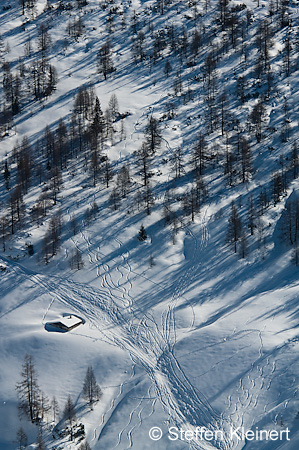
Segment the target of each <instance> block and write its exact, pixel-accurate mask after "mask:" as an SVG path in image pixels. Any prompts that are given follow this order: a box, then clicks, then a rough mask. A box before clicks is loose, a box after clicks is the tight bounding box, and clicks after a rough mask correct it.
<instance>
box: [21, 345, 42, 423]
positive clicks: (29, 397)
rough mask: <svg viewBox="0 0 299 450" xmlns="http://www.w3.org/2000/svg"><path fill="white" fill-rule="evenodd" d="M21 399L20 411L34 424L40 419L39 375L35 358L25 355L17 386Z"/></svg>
mask: <svg viewBox="0 0 299 450" xmlns="http://www.w3.org/2000/svg"><path fill="white" fill-rule="evenodd" d="M16 389H17V394H18V398H19V410H20V412H21V413H24V414H25V415H26V416H27V417H28V418H29V419H30V420H31V422H32V423H34V422H37V421H38V420H39V419H40V413H41V391H40V388H39V386H38V382H37V373H36V370H35V366H34V360H33V357H32V356H31V355H29V354H26V355H25V358H24V363H23V367H22V372H21V381H20V382H18V383H17V385H16Z"/></svg>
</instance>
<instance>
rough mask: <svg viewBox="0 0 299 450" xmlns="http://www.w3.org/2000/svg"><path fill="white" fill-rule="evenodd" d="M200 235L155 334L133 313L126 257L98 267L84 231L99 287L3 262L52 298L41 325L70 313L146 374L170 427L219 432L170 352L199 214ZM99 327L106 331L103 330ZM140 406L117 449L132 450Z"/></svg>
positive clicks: (149, 320) (150, 323)
mask: <svg viewBox="0 0 299 450" xmlns="http://www.w3.org/2000/svg"><path fill="white" fill-rule="evenodd" d="M201 229H202V231H201V233H202V236H201V240H200V242H198V239H197V238H196V236H195V235H194V233H192V231H191V229H189V233H190V235H191V236H192V238H193V240H194V252H193V256H192V258H191V259H190V261H188V263H187V265H186V270H185V273H184V274H183V275H182V276H181V278H180V279H179V280H178V281H177V282H176V287H175V289H174V293H173V295H172V299H171V301H170V303H169V305H168V306H167V308H166V311H164V313H163V314H162V324H163V326H162V330H161V329H160V328H159V325H158V323H157V322H156V320H155V316H154V314H152V313H150V312H147V313H144V314H143V315H142V317H140V316H139V315H138V314H137V312H135V311H134V309H133V304H134V299H133V298H132V296H131V293H130V291H131V289H132V281H131V274H132V271H131V266H130V263H129V259H130V255H129V253H127V256H122V257H121V258H120V261H115V267H111V266H109V264H106V263H105V264H102V263H101V260H102V257H103V254H102V253H101V252H100V251H99V245H97V246H95V245H94V243H91V241H90V238H89V237H88V236H87V234H86V233H85V232H83V231H81V237H82V238H83V239H84V241H85V243H86V246H87V252H88V258H89V263H90V265H92V266H94V267H95V268H96V270H97V276H98V278H99V281H100V283H99V285H100V287H94V286H90V285H88V284H85V283H81V282H78V281H74V280H72V279H66V278H65V277H62V276H58V275H46V274H38V273H35V272H34V271H32V270H29V269H27V268H25V267H23V266H22V265H21V264H20V263H18V262H13V263H12V262H11V261H9V260H6V263H7V264H9V266H10V267H11V268H12V270H14V272H15V274H16V275H17V276H18V277H21V278H22V277H23V278H26V279H27V278H29V279H30V280H31V282H32V283H34V284H36V285H38V286H39V287H40V288H41V289H43V291H44V292H46V293H48V294H49V295H50V296H51V297H52V298H51V302H50V304H49V306H48V308H47V310H46V311H45V313H44V315H43V319H42V321H43V323H45V321H46V318H47V314H48V312H49V310H50V309H51V307H52V305H53V303H54V302H56V301H57V302H59V303H61V304H64V305H66V306H67V307H68V308H69V307H71V308H72V309H73V310H75V311H76V313H77V314H78V315H80V316H81V317H83V318H84V319H85V320H86V321H88V322H89V323H90V324H91V325H93V326H94V327H96V328H97V329H98V330H99V331H100V333H101V339H102V340H104V341H105V342H108V343H110V344H111V345H114V346H117V347H119V348H121V349H123V350H124V351H126V352H128V354H129V355H130V358H131V360H132V362H133V363H134V364H137V365H139V366H141V367H143V368H144V370H145V372H146V373H147V374H148V376H149V378H150V380H151V382H152V387H153V389H154V392H155V396H154V398H155V399H156V398H157V399H159V400H160V401H161V404H162V405H163V406H164V409H165V411H166V412H167V413H168V414H169V417H170V421H171V422H172V423H174V424H176V425H177V426H184V427H186V428H191V427H196V426H206V427H207V428H208V429H210V430H216V429H220V428H223V423H222V422H223V418H221V417H220V416H219V415H218V414H217V412H216V411H214V410H213V408H212V407H211V406H210V405H209V402H208V400H207V399H206V398H205V397H204V395H203V394H201V393H200V392H199V391H198V390H197V389H195V388H194V387H193V386H192V384H191V383H190V381H189V380H188V378H187V376H186V375H185V373H184V371H183V369H182V368H181V366H180V365H179V362H178V361H177V359H176V357H175V355H174V351H173V350H174V345H175V342H176V331H175V326H176V325H175V312H174V309H175V305H176V302H177V301H178V299H179V298H180V296H181V295H182V294H183V292H184V289H185V288H186V286H187V285H188V283H189V282H190V280H191V277H192V271H193V268H194V265H195V262H196V252H197V251H198V249H199V248H202V247H203V246H204V245H205V242H206V240H207V238H208V231H207V226H206V223H205V214H203V221H202V227H201ZM115 243H116V244H117V245H118V246H121V245H122V242H121V241H120V240H119V239H116V240H115ZM95 248H96V249H95ZM114 275H115V277H114ZM134 276H135V275H134ZM103 324H106V325H104V326H103ZM77 334H80V333H77ZM121 390H122V388H120V393H119V394H118V395H117V397H116V398H115V399H113V401H112V403H111V406H110V412H106V416H105V417H103V418H102V420H103V422H105V423H106V424H107V423H108V422H109V421H110V420H111V419H112V418H113V411H115V408H117V405H119V401H118V400H120V399H121V397H122V395H121ZM143 402H144V400H142V399H141V400H140V402H139V403H138V405H137V406H136V409H135V410H133V411H132V413H131V416H130V420H129V422H128V423H127V425H126V426H125V429H126V431H124V430H123V431H122V434H121V437H120V439H119V445H118V446H119V448H123V447H122V445H123V444H121V443H122V439H123V438H122V436H123V435H124V433H126V436H127V440H128V443H129V444H128V446H127V447H126V448H127V449H130V448H132V446H133V435H134V432H136V430H137V429H138V428H139V427H140V426H141V423H142V411H143V405H142V403H143ZM133 418H134V420H133ZM133 422H134V423H133ZM104 426H105V425H104ZM96 435H98V437H97V439H99V438H100V436H101V433H99V432H97V431H96V430H95V436H96ZM189 444H190V448H192V449H213V448H221V449H223V450H227V449H228V448H229V443H228V442H226V441H223V442H221V443H220V444H219V443H218V444H216V446H214V445H213V443H209V442H200V443H199V442H198V441H195V440H194V441H191V442H189Z"/></svg>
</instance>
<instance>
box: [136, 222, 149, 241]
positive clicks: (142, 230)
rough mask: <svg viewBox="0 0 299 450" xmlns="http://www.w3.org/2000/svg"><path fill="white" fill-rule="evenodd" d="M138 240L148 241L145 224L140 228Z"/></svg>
mask: <svg viewBox="0 0 299 450" xmlns="http://www.w3.org/2000/svg"><path fill="white" fill-rule="evenodd" d="M138 239H139V241H145V240H146V239H147V234H146V231H145V228H144V226H143V224H141V227H140V230H139V233H138Z"/></svg>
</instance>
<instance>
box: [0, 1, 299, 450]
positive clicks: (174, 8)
mask: <svg viewBox="0 0 299 450" xmlns="http://www.w3.org/2000/svg"><path fill="white" fill-rule="evenodd" d="M269 3H270V5H269ZM274 3H276V2H274ZM221 4H222V7H223V10H222V13H223V17H222V16H221V14H220V12H219V11H220V5H221ZM0 5H1V8H2V9H1V12H0V33H1V36H2V38H3V46H2V47H1V49H0V51H1V58H2V62H4V61H10V66H11V73H12V77H13V78H12V80H13V81H12V84H13V86H14V87H13V89H12V91H13V93H14V94H13V95H16V87H15V86H16V83H17V81H16V79H15V78H14V77H16V75H17V74H20V81H19V82H20V83H21V94H20V101H19V105H18V108H19V110H18V111H17V112H16V111H14V115H13V117H12V121H11V122H10V124H8V126H7V128H6V127H5V125H4V126H3V125H1V132H2V135H3V136H2V140H1V141H0V156H1V161H2V162H3V164H2V169H1V177H2V179H1V183H0V195H1V205H0V206H1V211H0V214H1V216H0V220H1V222H0V225H1V226H0V229H1V230H2V231H0V239H1V253H0V263H1V267H2V269H3V270H1V271H0V283H1V303H0V321H1V322H0V337H1V347H0V355H1V363H2V364H1V367H2V370H1V374H0V377H1V378H0V380H1V383H0V402H1V403H0V417H1V420H0V448H1V449H5V450H12V449H16V448H18V444H17V443H16V434H17V431H18V430H19V428H20V426H22V427H23V429H24V430H25V432H26V434H27V435H28V448H36V446H35V443H36V442H37V434H38V429H39V428H41V429H42V431H43V439H44V441H45V444H46V448H48V449H55V448H56V449H58V448H59V449H76V448H79V447H80V445H81V444H82V441H81V442H80V441H79V439H75V440H74V441H70V440H69V437H68V436H62V435H61V436H59V434H58V432H59V430H62V429H63V428H64V427H65V425H66V423H65V420H64V418H63V414H62V411H63V408H64V405H65V403H66V400H67V398H68V395H71V397H72V399H73V402H74V403H75V407H76V415H77V421H78V422H80V423H83V424H84V427H85V431H86V440H87V441H88V443H89V445H90V447H91V448H92V449H95V450H100V449H106V450H107V449H109V450H112V449H118V450H125V449H134V450H141V449H142V450H144V449H150V448H151V449H152V448H153V447H155V448H156V449H157V450H158V449H163V450H164V449H189V448H190V449H203V450H212V449H217V448H218V449H221V450H228V449H235V450H240V449H243V448H246V450H251V449H257V448H258V449H259V450H263V449H271V450H274V449H275V450H276V449H280V450H285V449H287V450H295V449H297V448H298V445H299V430H298V427H299V424H298V411H299V404H298V393H297V392H298V369H299V367H298V365H299V361H298V354H297V351H298V345H299V344H298V342H299V341H298V339H299V334H298V301H297V298H298V295H299V287H298V281H297V279H298V266H296V265H295V264H294V263H293V261H294V259H296V254H297V251H298V249H297V240H296V239H295V238H294V239H293V242H292V243H291V242H289V241H290V239H289V238H288V237H287V238H285V239H284V240H283V239H281V235H282V234H286V235H287V236H288V233H291V234H292V233H293V231H290V229H292V230H293V228H294V227H295V228H294V229H295V234H296V231H297V218H298V217H297V215H298V214H297V209H298V205H297V204H296V190H297V189H298V186H297V185H298V179H297V176H298V158H297V154H295V150H294V148H295V142H296V138H297V134H298V119H297V116H298V101H297V100H298V81H299V80H298V63H297V57H296V55H297V50H298V14H299V5H298V2H296V1H290V2H288V5H287V7H288V9H287V10H286V11H285V12H284V14H282V12H281V11H282V10H283V2H278V6H279V8H278V10H276V8H277V7H276V5H275V4H274V5H272V6H273V11H272V12H271V7H272V6H271V2H266V1H263V0H260V1H259V2H257V1H250V0H244V1H243V2H239V1H230V2H229V1H228V2H225V1H224V2H218V1H216V0H215V1H214V0H211V1H209V0H206V1H198V2H196V1H195V2H189V3H188V4H187V3H186V2H170V1H169V2H166V1H165V2H164V1H163V0H160V1H159V2H154V1H141V2H140V1H137V0H136V1H135V0H133V1H128V2H127V1H122V2H120V1H118V0H115V1H110V2H107V3H106V2H104V1H98V0H89V1H88V2H87V4H85V2H77V1H76V2H75V1H74V2H60V7H59V2H52V1H50V2H48V3H47V4H46V2H42V1H37V3H36V7H35V9H34V10H33V11H31V10H30V9H29V8H25V14H24V15H22V8H21V6H20V5H19V4H18V3H17V2H14V1H12V0H11V1H10V2H9V3H8V2H0ZM233 13H234V14H235V15H233ZM226 14H227V16H226ZM79 17H81V20H82V23H83V25H84V28H83V31H82V33H79V35H78V36H75V37H74V36H73V37H72V36H71V35H70V34H68V30H70V27H71V25H70V24H72V23H75V22H76V21H78V19H79ZM41 24H44V25H46V26H47V28H48V32H49V35H50V37H51V42H50V43H48V48H47V49H46V50H45V52H44V53H43V52H42V51H41V50H40V49H39V45H40V44H39V40H38V39H39V38H38V36H40V26H41ZM67 24H69V25H68V27H67ZM267 27H269V29H270V31H269V32H268V34H267V33H266V32H265V29H266V28H267ZM196 30H197V32H198V36H196V34H195V31H196ZM259 30H260V31H259ZM261 30H262V31H261ZM234 33H235V34H234ZM265 33H266V34H265ZM261 36H262V37H261ZM290 36H291V44H290V50H289V54H288V53H287V42H288V41H287V40H288V38H290ZM108 38H109V41H110V44H109V45H111V49H112V50H111V58H112V60H113V65H114V68H115V70H113V71H111V73H109V71H108V73H107V79H105V77H104V75H103V73H102V72H101V63H100V59H99V56H98V52H99V51H101V49H102V48H103V45H104V44H105V43H107V39H108ZM29 40H30V42H31V44H30V45H31V46H32V49H31V51H30V52H29V50H28V45H29V44H28V42H29ZM138 45H139V47H138ZM132 48H133V50H132ZM133 53H134V54H135V58H133V56H132V55H133ZM24 55H25V56H24ZM287 55H288V56H287ZM45 59H46V60H47V64H50V65H52V66H53V67H55V68H56V71H57V85H56V86H55V89H53V90H52V92H51V93H50V94H49V95H48V94H47V95H46V96H41V98H35V94H34V92H33V91H34V90H32V83H33V81H34V73H35V72H34V66H33V65H32V63H33V62H34V61H38V67H40V65H41V64H42V61H43V60H45ZM166 62H168V63H169V66H168V68H167V66H166ZM22 63H23V64H24V65H25V67H23V66H22ZM47 67H48V66H47ZM269 67H270V69H269ZM45 70H48V69H45ZM22 71H23V74H22ZM168 72H169V73H168ZM2 79H5V65H4V66H3V68H2ZM80 87H83V88H87V89H88V92H89V94H90V96H91V97H92V96H93V95H94V96H95V95H96V96H97V97H98V98H99V100H100V103H101V108H102V110H103V111H105V110H106V108H108V109H109V108H110V106H111V96H112V94H115V95H116V96H117V99H118V103H119V114H116V116H115V118H114V119H111V117H110V119H109V120H110V128H109V127H108V126H107V135H106V136H105V139H103V141H102V142H101V144H99V147H98V148H97V149H96V151H98V155H97V157H98V160H97V164H98V167H97V168H96V169H97V170H95V166H94V159H93V157H94V154H95V153H94V152H92V151H91V149H92V148H93V147H92V145H93V144H91V143H90V141H89V140H88V138H87V137H86V136H85V134H84V133H83V138H82V140H83V144H82V148H81V140H80V139H81V138H80V139H79V138H78V137H74V136H75V134H76V132H77V131H78V129H79V126H80V125H78V122H76V121H75V119H73V118H74V111H75V108H74V104H76V98H77V100H78V97H76V96H77V95H78V92H79V91H78V89H79V88H80ZM7 92H10V91H9V89H8V88H7V87H6V88H5V82H4V90H3V92H2V93H1V101H2V107H3V108H2V109H3V110H5V107H7V108H8V107H9V104H10V102H11V101H12V100H11V97H10V96H9V95H8V94H7ZM5 95H7V97H6V99H5ZM91 103H92V102H91ZM258 104H262V105H263V108H262V109H261V110H260V111H262V112H261V115H260V117H259V111H258V109H255V106H256V105H258ZM109 105H110V106H109ZM110 109H111V108H110ZM109 114H111V111H110V113H109ZM109 114H107V113H106V116H105V120H108V119H107V117H108V116H109ZM151 117H154V118H155V119H156V120H157V123H158V126H159V131H160V133H161V139H160V140H161V142H159V143H158V144H159V145H157V148H155V149H154V151H153V152H152V153H151V154H149V155H148V160H147V161H146V163H147V164H148V167H147V170H148V174H147V175H148V180H149V181H148V184H147V185H146V186H144V184H146V183H145V182H144V173H143V175H142V170H144V169H142V167H143V168H144V166H142V164H140V155H141V152H140V149H141V148H142V144H143V142H144V140H145V139H146V138H147V139H148V136H146V133H147V131H146V130H147V126H148V124H149V120H150V118H151ZM59 119H63V120H64V122H65V124H66V127H67V128H66V129H67V133H68V136H69V146H70V148H71V150H69V153H68V155H67V157H66V161H65V162H61V170H60V169H59V171H60V172H59V174H60V176H61V181H59V183H58V181H57V180H58V177H57V178H55V176H56V175H53V172H52V169H53V167H52V166H53V165H54V162H55V161H54V160H51V157H50V156H49V154H51V152H53V154H54V151H53V148H52V147H51V145H52V144H51V143H49V142H50V139H49V138H48V141H47V137H46V130H45V128H46V127H47V126H48V127H49V129H48V130H51V131H52V132H53V136H57V134H55V133H56V132H57V127H58V124H59ZM72 120H73V122H72ZM84 121H85V122H84V125H83V127H86V130H87V129H89V128H88V127H89V126H90V121H91V119H90V117H88V118H84ZM4 122H5V120H4ZM72 123H73V125H74V124H75V125H74V128H72ZM259 127H260V129H259ZM108 128H109V129H108ZM74 129H76V131H74V134H72V133H73V130H74ZM86 130H85V131H86ZM111 130H112V131H111ZM24 136H27V137H28V139H29V143H30V145H31V152H30V159H31V162H30V163H29V167H30V171H31V175H30V176H29V179H30V181H29V182H28V186H27V185H26V175H24V177H25V178H24V179H25V181H24V179H22V174H23V173H24V172H23V171H22V168H24V167H26V164H27V163H26V161H25V160H20V155H23V154H25V153H26V149H25V150H24V148H25V144H24V141H23V139H24ZM48 136H49V134H48ZM200 136H202V137H204V141H205V144H204V150H203V153H204V155H203V156H202V161H201V163H202V164H203V167H202V168H201V169H200V172H202V173H200V176H198V173H197V172H198V170H199V168H198V167H196V168H195V167H194V161H195V157H194V149H195V148H196V146H197V148H199V147H200V139H201V138H200ZM55 139H56V138H55ZM79 140H80V151H79V150H78V147H79ZM158 140H159V139H158ZM245 140H246V142H247V143H248V146H249V148H250V154H249V153H246V148H245V147H246V145H245V144H244V142H245ZM22 142H23V143H22ZM59 142H61V141H59V139H58V140H56V141H55V144H53V147H55V146H56V147H55V148H56V149H57V148H58V147H59ZM201 142H203V141H201ZM47 145H49V148H48V149H47ZM22 146H23V147H22ZM178 149H181V150H180V152H178ZM48 150H49V151H48ZM18 152H19V153H18ZM18 155H19V156H18ZM197 157H198V154H197ZM107 158H108V159H107ZM108 160H109V161H110V165H111V170H112V171H113V172H114V176H113V178H111V179H110V178H109V179H108V180H105V168H107V166H105V163H106V162H107V161H108ZM20 161H21V162H20ZM143 162H144V161H143ZM5 164H7V168H8V170H9V176H5V173H6V175H7V172H5V171H6V166H5ZM198 164H199V162H198ZM179 165H182V167H179ZM123 167H127V168H129V169H128V170H129V173H130V176H129V178H130V183H128V184H127V186H126V189H127V192H126V193H125V194H124V195H122V193H121V192H120V191H121V177H120V176H119V174H120V173H121V170H122V168H123ZM196 173H197V176H196ZM273 174H276V175H275V176H276V178H275V176H273ZM55 180H56V182H57V183H58V184H59V186H58V188H57V186H56V187H55ZM22 183H23V184H22ZM107 184H108V187H107ZM25 185H26V186H25ZM203 185H204V186H205V188H203ZM18 186H21V188H20V189H21V191H22V195H21V196H19V197H18V196H17V199H18V201H17V202H16V203H15V198H16V197H14V196H13V195H19V194H18V192H20V191H18V190H17V189H18ZM24 186H25V187H24ZM8 188H9V189H8ZM146 188H148V190H147V189H146ZM149 190H150V197H147V195H149ZM198 192H199V194H198ZM14 193H16V194H14ZM54 193H55V195H54ZM198 196H199V198H198ZM195 197H196V199H195ZM41 199H43V200H42V201H43V202H44V204H46V203H47V204H46V206H45V205H44V209H45V210H47V213H46V214H45V215H43V214H41V215H40V216H39V218H37V219H36V215H34V214H32V213H31V211H32V209H34V208H35V207H36V205H37V204H38V202H41ZM113 199H114V202H113ZM232 202H234V203H233V205H232ZM113 203H114V204H113ZM289 205H293V206H289ZM114 206H115V207H114ZM232 206H235V207H236V208H237V212H238V217H239V219H240V222H241V223H242V230H243V231H242V232H241V231H240V230H237V236H236V249H237V253H235V252H234V242H232V241H233V238H232V233H231V232H229V224H230V223H231V222H230V220H231V211H232ZM288 208H289V209H288ZM290 208H294V209H292V213H291V214H292V216H288V214H287V211H289V210H290ZM296 208H297V209H296ZM19 209H20V210H19ZM20 211H21V212H20ZM19 213H20V216H21V218H20V217H19ZM58 216H59V217H60V218H61V223H59V225H57V230H59V232H58V231H57V230H56V231H57V232H58V234H59V235H60V237H59V241H60V243H59V247H58V246H57V248H56V249H55V251H53V253H54V254H53V255H50V254H48V250H46V252H45V242H46V240H45V236H49V233H50V231H51V230H53V227H54V225H55V224H54V222H51V220H56V219H57V217H58ZM12 217H13V219H12ZM288 217H292V218H294V221H293V219H292V220H289V219H288ZM55 218H56V219H55ZM166 219H167V220H166ZM12 221H13V223H12ZM294 224H295V225H294ZM13 225H14V226H15V229H14V230H13V232H12V227H13ZM141 225H143V226H144V228H145V230H146V233H147V238H146V239H145V240H139V239H138V233H139V230H140V227H141ZM55 226H56V225H55ZM51 227H52V228H51ZM288 227H289V228H288ZM49 230H50V231H49ZM286 230H287V231H286ZM228 235H229V236H228ZM51 236H52V237H53V235H51ZM228 237H229V239H228ZM47 239H48V238H47ZM53 240H54V238H53ZM228 240H230V241H231V242H228ZM291 240H292V239H291ZM30 249H31V250H33V255H30V254H29V253H30V252H29V251H28V250H30ZM76 252H77V253H76ZM45 253H46V255H45ZM50 253H51V252H50ZM74 255H75V256H74ZM76 255H77V259H76V258H75V257H76ZM78 255H79V256H80V258H79V256H78ZM77 265H78V267H77ZM78 268H79V269H80V270H78ZM67 314H75V315H76V316H78V317H80V318H82V319H83V321H84V323H83V324H82V325H80V326H78V327H76V328H74V329H73V330H71V331H69V332H67V333H61V332H55V331H53V330H52V329H51V327H49V326H48V325H47V324H48V323H49V322H53V321H57V320H59V318H62V317H63V316H64V315H67ZM25 354H30V355H32V356H33V358H34V361H35V368H36V371H37V374H38V383H39V386H40V388H41V389H42V390H43V392H44V393H45V394H46V395H47V396H48V397H49V398H50V400H51V399H52V398H53V396H55V398H56V399H57V401H58V403H59V408H60V418H59V420H55V422H54V420H53V412H52V410H49V411H48V412H47V413H46V414H45V417H44V419H43V421H41V423H40V427H38V426H37V425H32V424H30V423H29V421H28V420H27V419H26V418H25V417H24V416H23V417H21V418H19V416H18V409H17V404H18V397H17V392H16V389H15V387H16V384H17V383H18V382H19V381H20V379H21V370H22V364H23V361H24V356H25ZM90 365H91V366H92V367H93V371H94V374H95V376H96V379H97V382H98V383H99V385H100V387H101V389H102V393H103V394H102V397H101V399H100V401H99V402H97V403H95V405H94V407H93V409H91V408H90V407H89V406H88V405H87V403H86V400H85V399H84V396H83V393H82V388H83V382H84V377H85V374H86V370H87V367H88V366H90ZM56 419H57V418H56ZM55 425H56V428H54V426H55ZM153 427H159V428H160V429H161V431H162V437H161V439H158V440H155V439H152V440H151V438H150V435H149V433H150V430H152V428H153ZM196 427H205V429H206V430H209V431H210V433H211V435H212V438H210V436H209V435H206V436H205V439H199V438H198V434H196ZM239 427H240V428H239ZM241 427H244V431H245V432H246V431H248V430H254V431H256V429H258V430H262V429H267V430H273V431H275V432H276V431H277V433H278V434H279V433H281V439H277V440H268V441H266V440H258V439H253V440H250V436H248V437H249V439H246V440H245V439H239V438H238V437H237V434H236V433H234V431H236V430H239V434H238V436H239V437H241V434H240V433H241ZM169 430H170V431H169ZM171 430H172V431H171ZM178 430H180V434H179V432H178ZM217 431H218V432H219V434H218V435H217ZM155 433H159V429H158V430H155V431H154V435H153V437H154V438H155V436H157V434H155ZM221 433H223V434H222V435H221ZM231 433H232V435H231ZM288 437H289V438H290V440H288V439H287V438H288Z"/></svg>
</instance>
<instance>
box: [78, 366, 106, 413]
mask: <svg viewBox="0 0 299 450" xmlns="http://www.w3.org/2000/svg"><path fill="white" fill-rule="evenodd" d="M83 396H84V398H85V399H86V400H87V401H88V403H89V405H90V406H92V405H93V403H95V402H97V401H98V400H99V399H100V398H101V396H102V391H101V388H100V386H99V385H98V384H97V382H96V378H95V376H94V373H93V369H92V367H91V366H89V367H88V369H87V372H86V375H85V380H84V384H83Z"/></svg>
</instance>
